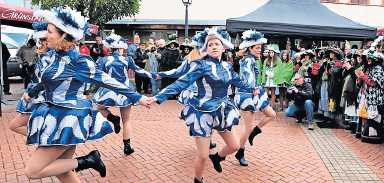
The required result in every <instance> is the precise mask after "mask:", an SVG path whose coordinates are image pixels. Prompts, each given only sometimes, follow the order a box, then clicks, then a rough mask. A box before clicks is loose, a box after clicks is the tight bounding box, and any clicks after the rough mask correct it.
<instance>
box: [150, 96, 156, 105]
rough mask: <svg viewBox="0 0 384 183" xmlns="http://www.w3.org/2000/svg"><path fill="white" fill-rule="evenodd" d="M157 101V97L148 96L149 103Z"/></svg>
mask: <svg viewBox="0 0 384 183" xmlns="http://www.w3.org/2000/svg"><path fill="white" fill-rule="evenodd" d="M156 101H157V99H156V98H155V97H149V98H148V103H149V105H151V104H153V103H155V102H156Z"/></svg>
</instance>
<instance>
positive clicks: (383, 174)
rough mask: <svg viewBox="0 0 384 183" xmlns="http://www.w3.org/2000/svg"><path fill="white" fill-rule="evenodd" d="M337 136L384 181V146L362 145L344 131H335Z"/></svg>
mask: <svg viewBox="0 0 384 183" xmlns="http://www.w3.org/2000/svg"><path fill="white" fill-rule="evenodd" d="M333 132H334V133H335V135H336V136H337V137H338V138H339V139H340V140H341V141H342V142H343V144H345V145H346V146H348V147H349V148H351V150H352V151H353V152H354V153H355V154H356V155H357V156H358V157H359V158H360V159H361V160H362V161H363V162H364V163H365V164H366V165H367V166H368V167H369V168H370V169H371V170H372V171H373V172H375V173H376V175H377V176H378V177H379V178H381V180H384V145H377V144H367V143H361V141H360V140H359V139H357V138H354V137H353V136H352V135H351V134H349V133H345V131H344V130H339V129H338V130H333Z"/></svg>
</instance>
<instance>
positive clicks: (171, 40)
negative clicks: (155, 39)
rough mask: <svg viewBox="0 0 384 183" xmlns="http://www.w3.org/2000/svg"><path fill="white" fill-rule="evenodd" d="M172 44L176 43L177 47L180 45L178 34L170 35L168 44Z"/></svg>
mask: <svg viewBox="0 0 384 183" xmlns="http://www.w3.org/2000/svg"><path fill="white" fill-rule="evenodd" d="M170 44H175V46H176V47H178V46H179V43H178V42H177V35H176V34H170V35H169V36H168V42H167V44H166V46H169V45H170Z"/></svg>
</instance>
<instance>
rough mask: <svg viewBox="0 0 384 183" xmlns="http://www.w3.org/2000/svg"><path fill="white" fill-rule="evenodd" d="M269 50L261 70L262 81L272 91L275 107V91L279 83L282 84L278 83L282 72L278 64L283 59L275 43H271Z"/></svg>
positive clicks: (273, 105)
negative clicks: (277, 79) (278, 77)
mask: <svg viewBox="0 0 384 183" xmlns="http://www.w3.org/2000/svg"><path fill="white" fill-rule="evenodd" d="M267 50H268V56H267V58H266V59H265V60H264V63H263V68H262V71H261V83H262V84H263V85H264V87H265V90H266V92H267V93H271V107H272V108H275V100H276V95H275V91H276V88H277V86H278V84H280V83H277V81H276V78H277V77H276V76H277V75H279V74H280V73H281V72H280V71H279V68H278V65H279V64H280V63H281V60H280V58H279V56H278V54H279V53H280V51H279V49H278V48H277V46H275V45H269V46H268V47H267Z"/></svg>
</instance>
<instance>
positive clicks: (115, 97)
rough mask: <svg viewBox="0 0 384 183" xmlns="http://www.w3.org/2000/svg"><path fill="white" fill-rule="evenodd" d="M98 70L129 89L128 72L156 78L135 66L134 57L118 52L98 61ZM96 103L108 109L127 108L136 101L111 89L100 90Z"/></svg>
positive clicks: (95, 99) (96, 95) (96, 94)
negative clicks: (131, 71) (130, 70)
mask: <svg viewBox="0 0 384 183" xmlns="http://www.w3.org/2000/svg"><path fill="white" fill-rule="evenodd" d="M98 68H99V69H100V70H102V71H104V72H105V73H108V74H109V75H110V76H111V77H112V78H114V79H116V80H117V81H119V82H120V83H123V84H125V85H126V86H127V87H129V78H128V70H129V69H132V70H133V71H134V72H135V74H138V75H139V76H141V77H147V78H151V79H152V78H156V75H155V74H151V73H150V72H148V71H146V70H144V69H142V68H140V67H139V66H137V65H136V64H135V62H134V61H133V59H132V57H130V56H129V57H128V58H126V57H123V56H121V55H119V53H118V52H114V53H113V54H112V55H111V56H107V57H103V58H101V59H99V61H98ZM93 100H94V102H95V103H97V104H99V105H103V106H107V107H127V106H130V105H132V104H134V103H135V102H136V101H132V100H130V99H129V98H128V97H127V96H125V95H123V94H120V93H118V92H116V91H114V90H111V89H109V88H104V87H102V88H99V89H98V90H97V92H96V93H95V95H94V96H93Z"/></svg>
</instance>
